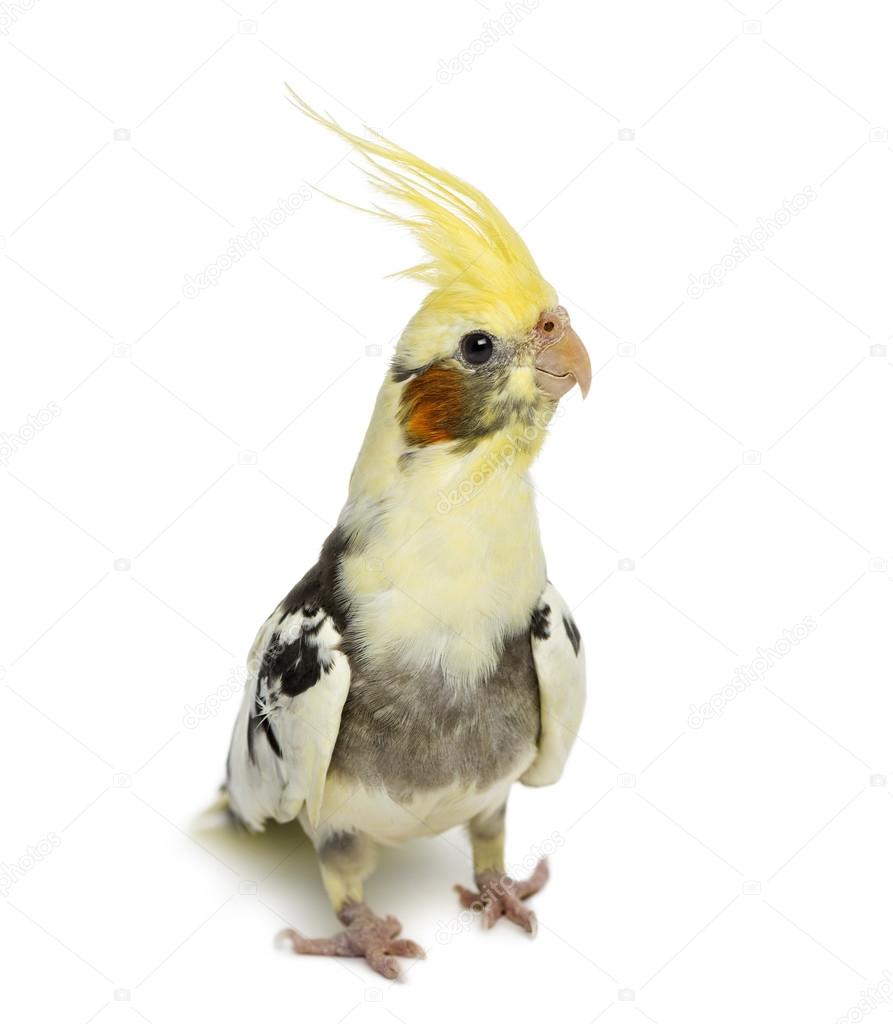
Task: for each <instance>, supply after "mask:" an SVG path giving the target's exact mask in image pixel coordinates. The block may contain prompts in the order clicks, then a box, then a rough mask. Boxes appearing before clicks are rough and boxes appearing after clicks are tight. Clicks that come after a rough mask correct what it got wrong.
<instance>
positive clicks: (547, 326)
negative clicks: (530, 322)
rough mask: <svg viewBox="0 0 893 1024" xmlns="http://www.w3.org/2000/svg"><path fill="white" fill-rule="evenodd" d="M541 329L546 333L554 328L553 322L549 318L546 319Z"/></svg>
mask: <svg viewBox="0 0 893 1024" xmlns="http://www.w3.org/2000/svg"><path fill="white" fill-rule="evenodd" d="M543 330H544V331H545V332H546V333H547V334H548V333H549V332H550V331H554V330H555V324H554V323H553V322H552V321H551V320H547V321H546V322H545V323H544V324H543Z"/></svg>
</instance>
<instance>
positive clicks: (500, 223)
mask: <svg viewBox="0 0 893 1024" xmlns="http://www.w3.org/2000/svg"><path fill="white" fill-rule="evenodd" d="M289 93H290V94H291V99H292V102H293V103H294V104H295V106H297V107H298V108H299V109H300V110H302V111H303V112H304V113H305V114H306V115H307V116H308V117H310V118H311V119H312V120H314V121H316V122H317V124H320V125H322V126H323V127H324V128H327V129H328V130H329V131H332V132H334V133H335V134H336V135H339V136H340V137H341V138H342V139H344V140H345V141H346V142H349V143H350V144H351V145H352V146H354V147H355V148H356V149H357V150H359V152H360V153H361V154H362V155H363V157H364V158H365V159H366V162H367V167H366V168H364V170H365V173H366V175H367V177H368V178H369V180H370V181H371V182H372V184H373V185H374V186H375V188H376V189H378V190H379V191H380V192H382V193H383V194H384V195H386V196H388V197H389V198H391V199H394V200H396V201H397V202H399V203H401V204H403V205H404V206H406V207H408V208H409V215H401V214H399V213H396V212H393V211H391V210H388V209H384V208H382V207H379V206H377V205H376V206H375V207H374V208H373V209H371V210H365V211H364V212H366V213H372V214H374V215H375V216H378V217H381V218H383V219H385V220H387V221H390V222H391V223H394V224H399V225H401V226H403V227H405V228H408V229H409V230H410V231H411V232H412V233H413V235H415V237H416V239H417V240H418V242H419V243H420V244H421V246H422V248H423V249H424V250H425V252H426V253H427V255H428V259H427V260H425V261H424V262H422V263H418V264H416V265H415V266H412V267H409V268H408V269H406V270H403V271H400V272H399V274H400V276H404V277H412V278H415V279H417V280H419V281H423V282H425V283H426V284H429V285H430V286H431V289H432V290H431V292H430V293H429V295H428V296H427V298H426V299H425V301H424V304H423V309H427V310H431V311H434V310H437V311H439V312H443V313H444V314H449V313H454V314H455V315H456V316H458V317H463V318H467V319H468V320H471V321H475V322H481V321H482V320H485V321H487V322H488V323H490V324H491V325H492V326H493V328H494V329H495V330H499V331H501V332H510V331H526V330H527V329H529V328H531V327H533V325H534V324H535V322H536V320H537V317H538V316H539V314H540V313H541V312H542V310H544V309H548V308H551V307H552V306H554V305H555V304H556V303H557V296H556V294H555V290H554V289H553V288H552V286H551V285H550V284H548V282H546V281H545V280H544V278H543V276H542V275H541V274H540V272H539V270H538V269H537V266H536V264H535V263H534V261H533V257H532V256H531V255H530V252H529V250H528V248H527V246H526V245H525V244H524V242H523V241H522V239H521V236H520V235H519V234H518V232H517V231H515V229H514V228H513V227H512V226H511V224H509V222H508V221H507V220H506V219H505V217H503V215H502V214H501V213H500V212H499V210H498V209H497V208H496V207H495V206H494V205H493V203H491V202H490V200H489V199H488V198H487V197H486V196H485V195H484V194H483V192H481V191H479V190H478V189H476V188H474V186H472V185H469V184H468V183H467V182H465V181H462V179H461V178H457V177H456V176H455V175H454V174H450V173H449V172H448V171H443V170H440V169H439V168H437V167H433V166H432V165H431V164H429V163H427V162H426V161H425V160H422V159H421V158H420V157H417V156H415V155H414V154H413V153H410V152H408V151H407V150H405V149H403V148H402V147H401V146H397V145H395V144H394V143H393V142H390V141H389V140H388V139H386V138H385V137H384V136H383V135H381V134H380V133H378V132H375V131H373V130H372V129H368V128H367V131H368V132H369V134H370V136H371V138H369V139H365V138H362V137H360V136H358V135H354V134H353V133H351V132H349V131H346V130H345V129H344V128H342V127H341V126H340V125H339V124H337V122H335V121H334V120H333V119H332V118H331V117H326V116H323V115H322V114H319V113H317V112H316V111H315V110H313V108H312V107H310V106H308V105H307V103H305V102H304V100H302V99H301V97H300V96H298V95H297V93H295V92H294V90H292V89H291V88H290V87H289Z"/></svg>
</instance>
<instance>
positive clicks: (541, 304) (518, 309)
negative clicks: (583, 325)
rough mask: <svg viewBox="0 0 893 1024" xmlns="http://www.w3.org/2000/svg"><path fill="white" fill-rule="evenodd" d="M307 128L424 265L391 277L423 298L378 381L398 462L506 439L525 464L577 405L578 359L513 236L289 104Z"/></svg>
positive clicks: (386, 155) (476, 195)
mask: <svg viewBox="0 0 893 1024" xmlns="http://www.w3.org/2000/svg"><path fill="white" fill-rule="evenodd" d="M291 95H292V99H293V101H294V102H295V104H296V105H297V106H298V107H299V108H300V109H301V110H302V111H303V112H304V113H305V114H307V115H308V116H309V117H310V118H312V119H313V120H314V121H316V122H317V123H319V124H321V125H323V126H324V127H325V128H327V129H328V130H330V131H332V132H334V133H335V134H337V135H339V136H340V137H341V138H342V139H344V140H345V141H347V142H349V143H350V144H351V145H352V146H354V147H355V148H356V149H357V150H358V151H359V153H360V154H361V155H362V156H363V157H364V158H365V165H364V170H365V172H366V174H367V176H368V178H369V179H370V181H371V182H372V184H373V185H374V186H375V187H376V189H378V190H379V191H380V192H381V193H382V194H383V195H384V196H386V197H387V198H388V199H389V200H391V201H392V202H393V204H394V205H395V206H396V207H397V209H396V210H395V209H391V208H390V206H389V207H388V208H383V207H381V206H375V207H373V208H372V209H370V210H367V211H366V212H369V213H373V214H374V215H375V216H378V217H381V218H383V219H385V220H387V221H389V222H391V223H394V224H398V225H400V226H402V227H404V228H405V229H407V230H409V231H410V232H411V233H412V234H413V235H414V236H415V237H416V239H417V241H418V242H419V243H420V245H421V247H422V249H423V250H424V252H425V254H426V258H425V259H424V260H423V261H422V262H421V263H418V264H416V265H415V266H412V267H410V268H408V269H407V270H404V271H401V272H400V276H404V277H411V278H414V279H416V280H420V281H422V282H424V283H425V284H427V285H428V286H429V287H430V291H429V292H428V294H427V296H426V297H425V299H424V300H423V302H422V304H421V306H420V308H419V310H418V311H417V312H416V314H415V315H414V316H413V317H412V319H411V320H410V322H409V324H408V325H407V327H406V329H405V330H404V332H403V334H402V336H401V337H400V340H399V342H398V344H397V347H396V351H395V354H394V359H393V363H392V365H391V368H390V370H389V380H388V381H387V382H386V388H385V393H386V405H387V406H388V412H389V413H390V414H392V415H393V417H394V419H395V421H396V422H397V423H399V426H400V429H401V432H402V437H401V439H400V440H401V447H402V448H403V451H404V453H410V454H413V453H415V454H418V453H421V452H423V451H424V452H430V451H431V450H432V449H437V450H438V451H444V450H445V451H447V452H451V453H454V454H460V455H465V454H469V453H472V452H474V451H475V450H476V449H480V447H481V446H487V445H488V444H489V445H491V446H492V444H493V443H494V442H496V441H504V440H505V439H509V440H510V441H511V443H512V444H514V445H515V446H516V448H517V449H518V450H519V451H521V452H524V453H527V454H528V455H529V456H530V457H532V456H533V455H534V454H535V453H536V451H538V450H539V447H540V445H541V443H542V439H543V437H544V434H545V428H546V426H547V424H548V422H549V420H550V419H551V417H552V415H553V413H554V411H555V408H556V404H557V402H558V400H559V399H560V398H561V397H562V396H563V395H565V394H566V393H567V392H569V391H570V390H571V389H572V388H573V387H574V386H575V385H577V384H578V385H579V386H580V390H581V391H582V393H583V396H584V397H585V396H586V394H587V392H588V390H589V385H590V382H591V379H592V371H591V367H590V363H589V356H588V355H587V352H586V349H585V348H584V347H583V344H582V342H581V341H580V338H579V337H578V336H577V334H576V332H575V331H574V329H573V327H572V326H571V322H570V317H569V315H568V313H567V310H566V309H564V307H562V306H561V305H559V303H558V297H557V294H556V292H555V289H554V288H553V287H552V286H551V285H550V284H549V283H548V282H547V281H546V280H545V279H544V277H543V276H542V274H541V273H540V271H539V269H538V268H537V266H536V264H535V263H534V261H533V257H532V256H531V255H530V252H529V250H528V249H527V246H526V245H525V244H524V242H523V240H522V239H521V236H520V235H519V234H518V233H517V232H516V231H515V229H514V228H513V227H512V226H511V224H509V222H508V221H507V220H506V218H505V217H504V216H503V215H502V214H501V213H500V212H499V210H498V209H497V208H496V207H495V206H494V205H493V203H491V202H490V200H489V199H488V198H487V197H486V196H485V195H484V194H483V193H482V192H480V191H479V190H478V189H476V188H474V187H473V186H472V185H469V184H468V183H467V182H465V181H462V180H461V179H460V178H458V177H456V176H455V175H453V174H450V173H449V172H447V171H444V170H440V169H438V168H436V167H434V166H432V165H431V164H429V163H427V162H426V161H424V160H422V159H420V158H419V157H417V156H415V155H413V154H412V153H410V152H408V151H407V150H405V149H403V148H402V147H400V146H397V145H395V144H394V143H392V142H390V141H388V140H387V139H386V138H385V137H384V136H382V135H381V134H379V133H377V132H374V131H371V130H369V137H368V138H365V137H360V136H357V135H354V134H353V133H351V132H348V131H346V130H345V129H343V128H342V127H341V126H340V125H338V124H337V123H336V122H335V121H334V120H332V119H331V118H329V117H325V116H323V115H321V114H319V113H317V112H316V111H315V110H313V109H312V108H311V107H309V106H308V105H307V104H306V103H305V102H304V101H303V100H302V99H301V98H300V97H299V96H297V95H296V94H295V93H292V94H291Z"/></svg>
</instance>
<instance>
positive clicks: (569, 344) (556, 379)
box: [533, 318, 592, 399]
mask: <svg viewBox="0 0 893 1024" xmlns="http://www.w3.org/2000/svg"><path fill="white" fill-rule="evenodd" d="M541 319H542V318H541ZM551 323H552V321H551V320H548V321H547V322H546V325H547V326H548V325H549V324H551ZM557 326H558V328H559V329H558V330H556V331H555V334H556V335H557V337H556V338H555V340H554V341H553V340H552V338H551V337H550V336H549V334H546V333H543V331H542V330H538V331H537V333H538V335H539V338H540V339H541V340H540V342H539V347H538V351H537V354H536V358H535V359H534V363H533V366H534V372H535V375H536V383H537V386H538V387H539V388H540V390H542V391H545V393H546V394H547V395H548V396H549V397H550V398H554V399H559V398H561V396H562V395H566V394H567V393H568V391H570V390H571V388H572V387H573V386H574V385H575V384H579V385H580V391H581V392H582V393H583V397H584V398H585V397H586V396H587V395H588V394H589V385H590V384H591V383H592V366H591V364H590V362H589V353H588V352H587V351H586V349H585V348H584V347H583V342H582V341H580V338H579V335H578V334H577V332H576V331H575V330H574V329H573V328H572V327H571V325H570V324H569V323H565V324H564V325H560V324H559V325H557Z"/></svg>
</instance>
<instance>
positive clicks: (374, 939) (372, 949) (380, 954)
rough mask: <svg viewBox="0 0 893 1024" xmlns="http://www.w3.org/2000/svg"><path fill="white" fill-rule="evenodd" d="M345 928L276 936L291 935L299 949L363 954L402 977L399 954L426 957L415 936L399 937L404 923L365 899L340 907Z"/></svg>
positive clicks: (373, 963)
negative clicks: (320, 935)
mask: <svg viewBox="0 0 893 1024" xmlns="http://www.w3.org/2000/svg"><path fill="white" fill-rule="evenodd" d="M338 920H339V921H340V922H341V923H342V924H343V925H344V931H343V932H339V933H338V934H337V935H336V936H335V937H334V938H332V939H308V938H305V937H304V936H303V935H301V934H300V933H299V932H296V931H295V930H294V928H286V929H284V930H283V931H281V932H280V933H279V934H278V935H277V936H276V938H277V939H287V940H288V941H289V942H290V943H291V945H292V949H293V950H294V951H295V952H296V953H310V954H315V955H317V956H362V957H365V958H366V963H368V964H369V966H370V967H371V968H372V969H373V970H374V971H378V973H379V974H381V975H384V977H385V978H399V977H400V968H399V967H398V966H397V961H396V960H395V959H394V957H395V956H414V957H421V958H424V956H425V951H424V949H422V947H421V946H420V945H419V944H418V943H417V942H413V941H412V939H398V938H397V936H398V935H399V934H400V929H401V927H402V925H401V924H400V922H399V921H398V920H397V918H396V917H392V916H391V915H390V914H389V915H388V916H387V917H379V916H378V914H376V913H375V912H374V911H373V910H372V909H371V908H370V907H368V906H367V905H366V904H365V903H345V904H344V906H343V907H342V908H341V910H339V911H338Z"/></svg>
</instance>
